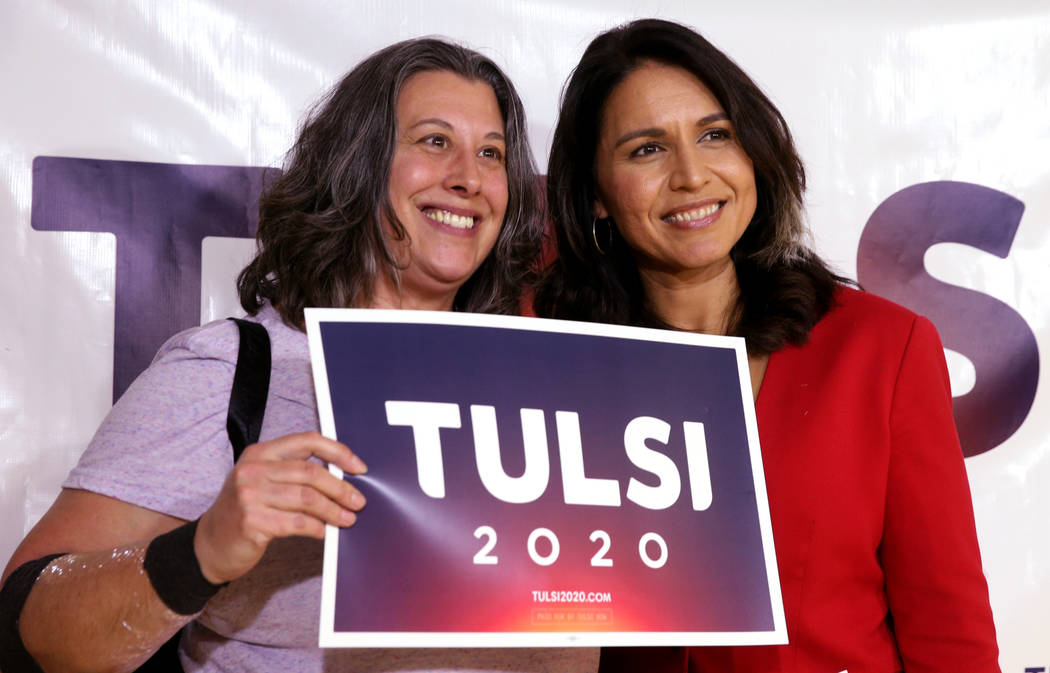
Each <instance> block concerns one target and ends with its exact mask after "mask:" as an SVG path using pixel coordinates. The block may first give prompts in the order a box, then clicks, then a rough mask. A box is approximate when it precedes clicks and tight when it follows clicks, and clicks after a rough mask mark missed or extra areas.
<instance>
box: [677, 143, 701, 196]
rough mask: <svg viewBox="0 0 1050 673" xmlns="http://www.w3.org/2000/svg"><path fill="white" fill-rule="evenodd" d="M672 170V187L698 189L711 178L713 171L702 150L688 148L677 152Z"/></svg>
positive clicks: (684, 189) (687, 189)
mask: <svg viewBox="0 0 1050 673" xmlns="http://www.w3.org/2000/svg"><path fill="white" fill-rule="evenodd" d="M674 162H675V163H674V167H673V168H672V170H671V179H670V187H671V189H673V190H676V191H678V190H681V191H689V192H691V191H696V190H697V189H699V188H700V187H702V186H703V185H704V183H706V182H707V181H708V179H709V178H710V175H711V172H710V170H709V169H708V165H707V162H706V161H705V160H704V157H703V156H702V155H701V153H700V152H698V151H696V150H694V149H693V148H687V149H686V150H684V151H682V152H677V153H676V154H675V159H674Z"/></svg>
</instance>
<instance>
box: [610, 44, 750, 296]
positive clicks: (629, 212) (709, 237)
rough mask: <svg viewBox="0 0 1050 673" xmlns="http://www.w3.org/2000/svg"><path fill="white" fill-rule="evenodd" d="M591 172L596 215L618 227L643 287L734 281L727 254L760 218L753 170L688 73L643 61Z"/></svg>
mask: <svg viewBox="0 0 1050 673" xmlns="http://www.w3.org/2000/svg"><path fill="white" fill-rule="evenodd" d="M595 172H596V179H597V193H598V198H597V201H596V203H595V214H596V215H597V216H598V217H599V218H606V217H611V218H612V219H613V222H614V223H615V226H616V228H617V230H618V231H619V232H620V234H621V235H622V236H623V238H624V240H626V242H627V244H628V245H629V246H630V247H631V249H632V251H633V253H634V257H635V260H636V262H637V264H638V268H639V272H640V273H641V275H642V279H643V282H646V283H648V282H650V281H652V280H654V279H659V282H662V283H665V284H666V283H667V282H668V281H671V282H674V281H682V282H694V281H699V282H703V281H705V280H707V279H710V278H715V277H717V276H720V275H722V274H725V273H733V264H732V261H731V260H730V257H729V252H730V250H731V249H732V247H733V245H735V244H736V242H737V241H738V240H740V237H741V235H742V234H743V233H744V230H745V229H746V228H747V226H748V223H749V222H750V221H751V218H752V216H754V214H755V206H756V201H757V196H756V190H755V171H754V167H753V165H752V163H751V159H750V158H749V157H748V156H747V154H746V153H745V152H744V150H743V148H742V147H741V146H740V144H739V143H738V142H737V139H736V131H735V129H734V128H733V125H732V123H730V121H729V120H728V119H727V117H726V114H725V111H724V110H723V109H722V106H721V105H720V104H719V102H718V100H717V99H716V98H715V97H714V95H713V94H712V93H711V91H710V90H709V89H708V88H707V87H706V86H704V84H703V83H701V82H700V80H698V79H697V78H696V77H694V76H693V75H692V74H690V73H689V72H687V71H686V70H684V69H682V68H678V67H675V66H669V65H664V64H661V63H655V62H651V61H647V62H643V63H642V64H641V65H640V66H639V67H638V68H636V69H635V70H633V71H631V73H630V74H629V75H627V77H626V78H625V79H624V80H623V82H621V83H620V85H619V86H617V87H616V88H615V89H614V90H613V92H612V94H611V95H610V96H609V99H608V101H606V104H605V108H604V110H603V118H602V128H601V129H600V133H599V138H598V149H597V152H596V155H595ZM734 279H735V276H734ZM734 282H735V281H734Z"/></svg>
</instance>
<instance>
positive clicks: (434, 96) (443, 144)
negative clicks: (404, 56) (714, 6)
mask: <svg viewBox="0 0 1050 673" xmlns="http://www.w3.org/2000/svg"><path fill="white" fill-rule="evenodd" d="M505 154H506V138H505V137H504V125H503V116H502V115H501V114H500V110H499V104H498V102H497V101H496V95H495V94H494V93H493V91H492V87H490V86H489V85H488V84H486V83H484V82H480V81H476V80H468V79H464V78H463V77H460V76H459V75H456V74H453V73H451V72H447V71H431V72H423V73H419V74H416V75H413V76H412V77H411V78H409V79H408V81H407V82H405V84H404V86H403V87H402V89H401V93H400V96H399V97H398V101H397V146H396V148H395V151H394V158H393V162H392V164H391V167H390V192H389V193H390V201H391V203H392V204H393V207H394V213H395V214H396V215H397V218H398V220H400V222H401V224H402V225H403V226H404V228H405V232H406V233H407V235H408V237H407V239H406V240H405V241H392V245H393V246H394V248H395V250H396V251H397V255H398V261H399V263H400V264H401V266H402V267H404V268H403V270H402V272H401V292H400V293H398V291H397V290H396V288H395V287H394V286H393V283H392V282H391V281H390V279H389V278H387V277H385V276H381V277H380V278H377V279H376V288H375V297H374V301H373V305H375V306H383V307H399V308H429V309H444V310H448V309H450V308H451V307H452V301H453V299H454V298H455V295H456V291H457V290H458V289H459V288H460V286H462V285H463V283H465V282H466V281H467V279H468V278H470V276H471V274H473V273H474V271H476V270H477V268H478V267H479V266H480V265H481V263H482V262H483V261H484V260H485V258H486V257H487V256H488V254H489V252H490V251H491V250H492V246H493V245H494V244H495V242H496V238H497V237H498V236H499V232H500V228H501V227H502V225H503V216H504V214H505V212H506V210H507V171H506V165H505V162H504V155H505ZM388 232H389V228H388ZM388 235H391V236H392V234H389V233H388Z"/></svg>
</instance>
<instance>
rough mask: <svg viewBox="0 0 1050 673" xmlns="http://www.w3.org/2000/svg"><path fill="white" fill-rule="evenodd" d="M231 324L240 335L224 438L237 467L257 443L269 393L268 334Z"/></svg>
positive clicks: (253, 327) (262, 329) (246, 322)
mask: <svg viewBox="0 0 1050 673" xmlns="http://www.w3.org/2000/svg"><path fill="white" fill-rule="evenodd" d="M230 320H232V321H233V322H235V323H237V329H238V330H239V331H240V333H241V344H240V347H239V348H238V349H237V369H236V370H235V371H234V373H233V389H232V390H231V391H230V408H229V411H228V412H227V414H226V434H228V435H229V436H230V444H232V445H233V462H235V463H236V462H237V459H238V458H240V457H241V452H243V451H244V449H245V447H247V446H248V445H249V444H254V443H255V442H257V441H259V431H260V430H261V429H262V421H263V413H264V412H265V411H266V396H267V394H268V393H269V391H270V366H271V361H270V333H269V332H267V331H266V328H265V327H263V326H262V325H260V324H259V323H257V322H252V321H251V320H242V319H240V318H230Z"/></svg>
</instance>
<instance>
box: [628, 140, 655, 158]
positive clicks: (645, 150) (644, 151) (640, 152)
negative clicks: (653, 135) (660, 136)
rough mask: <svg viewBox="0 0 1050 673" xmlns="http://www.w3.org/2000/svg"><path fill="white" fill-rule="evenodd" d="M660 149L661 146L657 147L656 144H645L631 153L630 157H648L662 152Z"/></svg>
mask: <svg viewBox="0 0 1050 673" xmlns="http://www.w3.org/2000/svg"><path fill="white" fill-rule="evenodd" d="M660 149H661V148H660V146H659V145H657V144H656V143H645V144H644V145H641V146H639V147H637V148H635V149H634V150H633V151H632V152H631V155H630V156H632V157H647V156H649V155H650V154H656V153H657V152H659V151H660Z"/></svg>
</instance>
